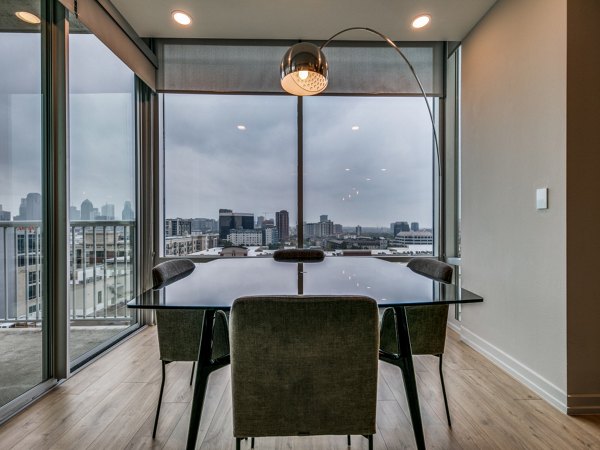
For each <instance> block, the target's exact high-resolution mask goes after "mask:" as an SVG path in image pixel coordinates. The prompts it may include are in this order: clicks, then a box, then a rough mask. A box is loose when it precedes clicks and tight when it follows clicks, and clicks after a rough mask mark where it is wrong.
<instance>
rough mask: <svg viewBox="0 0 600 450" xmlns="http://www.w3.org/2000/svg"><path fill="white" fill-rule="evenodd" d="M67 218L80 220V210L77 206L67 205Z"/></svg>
mask: <svg viewBox="0 0 600 450" xmlns="http://www.w3.org/2000/svg"><path fill="white" fill-rule="evenodd" d="M69 220H81V211H79V210H78V209H77V206H69Z"/></svg>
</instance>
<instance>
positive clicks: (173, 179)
mask: <svg viewBox="0 0 600 450" xmlns="http://www.w3.org/2000/svg"><path fill="white" fill-rule="evenodd" d="M161 103H162V118H163V123H162V127H163V133H164V134H163V138H164V190H165V203H164V204H165V214H164V217H165V220H164V254H165V256H183V255H208V256H210V255H212V256H215V255H216V256H218V255H220V254H226V255H231V256H238V255H247V256H260V255H262V254H266V253H268V252H269V251H273V250H275V249H277V248H280V247H283V246H290V245H291V246H295V245H296V243H297V233H296V226H295V224H296V220H297V198H296V191H297V189H296V173H297V165H296V159H297V149H296V142H297V130H296V123H297V113H296V99H295V98H293V97H289V96H271V95H260V96H259V95H255V96H253V95H193V94H191V95H185V94H173V95H164V96H162V102H161Z"/></svg>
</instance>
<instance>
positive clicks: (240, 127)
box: [237, 125, 246, 131]
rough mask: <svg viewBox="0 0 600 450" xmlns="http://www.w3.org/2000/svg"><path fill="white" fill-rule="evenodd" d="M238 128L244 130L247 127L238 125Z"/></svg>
mask: <svg viewBox="0 0 600 450" xmlns="http://www.w3.org/2000/svg"><path fill="white" fill-rule="evenodd" d="M237 129H238V130H241V131H244V130H245V129H246V125H238V126H237Z"/></svg>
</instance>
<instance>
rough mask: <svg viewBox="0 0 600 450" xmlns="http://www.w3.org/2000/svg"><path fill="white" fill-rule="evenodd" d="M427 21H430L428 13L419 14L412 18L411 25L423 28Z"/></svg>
mask: <svg viewBox="0 0 600 450" xmlns="http://www.w3.org/2000/svg"><path fill="white" fill-rule="evenodd" d="M429 22H431V16H430V15H429V14H421V15H420V16H417V17H415V18H414V20H413V21H412V26H413V28H423V27H424V26H427V25H428V24H429Z"/></svg>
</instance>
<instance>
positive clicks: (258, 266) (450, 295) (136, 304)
mask: <svg viewBox="0 0 600 450" xmlns="http://www.w3.org/2000/svg"><path fill="white" fill-rule="evenodd" d="M298 294H304V295H364V296H368V297H371V298H373V299H375V300H377V302H378V303H379V304H380V305H382V306H394V305H396V306H403V305H425V304H443V303H449V304H450V303H471V302H481V301H482V300H483V299H482V298H481V297H480V296H478V295H476V294H474V293H472V292H469V291H467V290H465V289H459V288H458V287H457V286H455V285H451V284H445V283H440V282H437V281H433V280H431V279H429V278H426V277H424V276H421V275H418V274H416V273H414V272H413V271H411V270H410V269H408V268H407V267H406V265H405V264H401V263H392V262H388V261H384V260H381V259H377V258H370V257H330V258H325V260H324V261H322V262H318V263H304V264H299V263H289V262H277V261H274V260H273V259H272V258H231V259H219V260H214V261H211V262H207V263H199V264H196V268H195V269H194V271H193V272H192V273H191V274H190V275H188V276H187V277H185V278H183V279H180V280H178V281H175V282H174V283H172V284H170V285H167V286H166V287H163V288H161V289H157V290H154V291H151V292H149V293H146V294H142V295H140V296H138V297H137V298H135V299H133V300H131V301H130V302H129V303H128V306H129V307H131V308H148V309H162V308H218V309H228V308H229V307H230V306H231V304H232V303H233V301H234V300H235V299H236V298H238V297H242V296H247V295H298Z"/></svg>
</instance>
